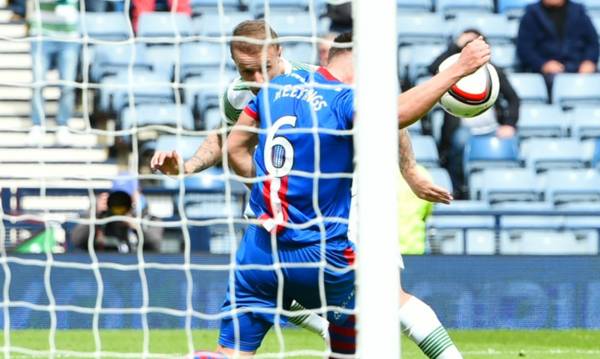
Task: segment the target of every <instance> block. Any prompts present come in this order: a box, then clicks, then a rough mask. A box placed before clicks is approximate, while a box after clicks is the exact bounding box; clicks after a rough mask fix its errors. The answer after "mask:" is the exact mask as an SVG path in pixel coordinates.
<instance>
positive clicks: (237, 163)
mask: <svg viewBox="0 0 600 359" xmlns="http://www.w3.org/2000/svg"><path fill="white" fill-rule="evenodd" d="M252 128H258V121H257V120H256V119H254V118H253V117H251V116H249V115H248V114H246V113H245V112H242V114H241V115H240V117H239V119H238V122H237V123H236V125H235V126H233V128H232V129H231V133H230V134H229V137H227V150H228V152H227V153H228V158H229V166H230V167H231V168H232V169H233V170H234V172H235V173H237V174H238V175H240V176H242V177H247V178H251V177H255V175H256V174H255V169H254V161H253V160H252V154H253V152H254V147H255V146H256V144H257V142H258V136H257V134H256V132H253V131H251V129H252Z"/></svg>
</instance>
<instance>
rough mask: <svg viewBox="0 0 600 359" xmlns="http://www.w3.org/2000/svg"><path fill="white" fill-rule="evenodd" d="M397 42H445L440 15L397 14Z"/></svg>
mask: <svg viewBox="0 0 600 359" xmlns="http://www.w3.org/2000/svg"><path fill="white" fill-rule="evenodd" d="M397 19H398V21H397V24H398V44H399V45H400V46H406V45H415V44H445V43H446V38H447V36H446V30H445V23H444V19H443V17H442V16H440V15H439V14H437V13H434V14H431V13H424V14H398V17H397Z"/></svg>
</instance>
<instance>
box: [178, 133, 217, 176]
mask: <svg viewBox="0 0 600 359" xmlns="http://www.w3.org/2000/svg"><path fill="white" fill-rule="evenodd" d="M220 160H221V141H220V139H219V138H214V137H213V136H209V137H208V138H207V139H206V141H205V142H204V143H203V144H202V146H200V148H199V149H198V151H196V153H195V154H194V156H192V158H190V159H189V160H187V161H186V164H185V168H186V172H188V173H196V172H200V171H203V170H205V169H207V168H209V167H212V166H214V165H216V164H217V163H219V161H220Z"/></svg>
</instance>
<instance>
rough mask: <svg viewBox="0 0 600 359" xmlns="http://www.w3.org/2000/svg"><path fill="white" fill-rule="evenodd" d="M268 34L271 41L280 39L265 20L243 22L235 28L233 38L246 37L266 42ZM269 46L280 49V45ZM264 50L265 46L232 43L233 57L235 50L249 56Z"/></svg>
mask: <svg viewBox="0 0 600 359" xmlns="http://www.w3.org/2000/svg"><path fill="white" fill-rule="evenodd" d="M267 32H268V33H269V35H270V38H271V40H275V39H277V38H278V35H277V33H276V32H275V30H273V29H272V28H271V26H269V24H267V23H266V21H265V20H262V19H261V20H246V21H242V22H241V23H239V24H238V25H237V26H236V27H235V29H234V30H233V36H234V37H239V36H244V37H250V38H253V39H257V40H266V39H267ZM269 46H275V47H276V48H279V44H278V43H274V44H269ZM262 49H263V45H259V44H253V43H250V42H247V41H243V40H233V41H231V46H230V51H231V55H232V56H233V52H234V50H235V51H241V52H243V53H247V54H255V53H257V52H260V51H262Z"/></svg>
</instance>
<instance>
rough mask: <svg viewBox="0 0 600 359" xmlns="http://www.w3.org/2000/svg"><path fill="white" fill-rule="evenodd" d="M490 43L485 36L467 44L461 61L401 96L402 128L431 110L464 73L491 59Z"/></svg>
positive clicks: (399, 104)
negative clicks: (484, 38) (485, 39)
mask: <svg viewBox="0 0 600 359" xmlns="http://www.w3.org/2000/svg"><path fill="white" fill-rule="evenodd" d="M490 56H491V52H490V46H489V45H488V44H487V43H486V42H485V41H484V40H483V39H482V38H478V39H476V40H474V41H471V42H470V43H469V44H468V45H467V46H465V47H464V48H463V50H462V51H461V53H460V57H459V59H458V61H457V62H456V63H455V64H454V65H452V66H450V67H449V68H447V69H446V70H444V71H442V72H440V73H438V74H437V75H435V76H433V77H432V78H431V79H430V80H429V81H427V82H425V83H423V84H421V85H419V86H415V87H413V88H412V89H410V90H408V91H406V92H404V93H402V94H400V95H399V96H398V122H399V126H400V128H404V127H407V126H410V125H411V124H413V123H414V122H416V121H417V120H419V119H420V118H422V117H423V116H425V114H427V112H429V110H430V109H431V108H432V107H433V106H434V105H435V104H436V102H437V101H438V100H439V99H440V97H441V96H442V95H443V94H444V93H445V92H446V91H448V90H449V89H450V87H452V85H454V84H455V83H456V82H458V80H460V79H461V78H463V77H464V76H467V75H470V74H472V73H473V72H475V71H476V70H477V69H478V68H480V67H481V66H483V65H484V64H485V63H487V62H488V61H489V60H490Z"/></svg>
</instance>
